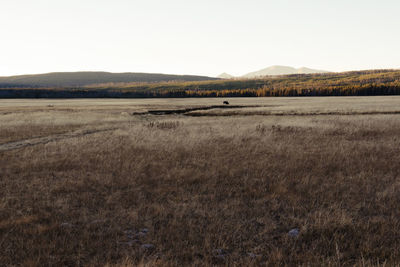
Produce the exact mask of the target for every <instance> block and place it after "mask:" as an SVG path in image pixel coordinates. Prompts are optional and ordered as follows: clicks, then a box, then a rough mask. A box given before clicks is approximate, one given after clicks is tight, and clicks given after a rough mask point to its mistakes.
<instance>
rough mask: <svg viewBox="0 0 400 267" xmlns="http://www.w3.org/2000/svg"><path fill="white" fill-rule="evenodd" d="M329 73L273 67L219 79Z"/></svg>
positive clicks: (220, 76)
mask: <svg viewBox="0 0 400 267" xmlns="http://www.w3.org/2000/svg"><path fill="white" fill-rule="evenodd" d="M328 72H329V71H324V70H315V69H310V68H306V67H301V68H298V69H296V68H293V67H289V66H271V67H268V68H265V69H262V70H258V71H254V72H250V73H247V74H245V75H242V76H239V77H235V76H232V75H230V74H228V73H225V72H224V73H222V74H221V75H219V76H218V78H221V79H233V78H247V79H252V78H260V77H264V76H278V75H291V74H313V73H328Z"/></svg>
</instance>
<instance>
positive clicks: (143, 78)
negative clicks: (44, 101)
mask: <svg viewBox="0 0 400 267" xmlns="http://www.w3.org/2000/svg"><path fill="white" fill-rule="evenodd" d="M215 79H216V78H211V77H206V76H194V75H169V74H156V73H110V72H54V73H46V74H34V75H18V76H9V77H0V87H2V88H4V87H75V86H76V87H79V86H85V85H92V84H101V83H103V84H104V83H130V82H168V81H206V80H215Z"/></svg>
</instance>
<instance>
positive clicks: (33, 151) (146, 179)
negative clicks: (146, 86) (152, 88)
mask: <svg viewBox="0 0 400 267" xmlns="http://www.w3.org/2000/svg"><path fill="white" fill-rule="evenodd" d="M222 100H227V101H229V102H230V105H235V106H236V105H237V106H243V107H236V108H230V109H228V108H221V107H218V105H221V104H222ZM205 106H217V107H215V108H211V109H207V110H203V109H198V110H196V108H201V107H205ZM188 108H191V109H190V110H188V111H187V112H185V113H180V114H174V113H172V114H168V115H154V114H150V113H149V111H154V110H178V111H179V110H182V109H188ZM399 147H400V97H398V96H379V97H327V98H324V97H320V98H308V97H302V98H295V97H293V98H279V97H276V98H226V99H221V98H188V99H130V100H126V99H125V100H116V99H114V100H113V99H92V100H24V99H19V100H16V99H10V100H0V263H1V264H0V265H3V266H19V265H22V266H214V265H222V266H260V265H262V266H264V265H266V266H275V265H278V266H299V265H300V266H301V265H303V266H354V265H355V266H392V265H397V264H399V263H400V209H399V205H400V194H399V190H400V176H399V175H400V168H399V167H400V165H399V162H400V151H399ZM294 229H297V230H298V231H293V230H294ZM296 232H298V234H297V233H296ZM289 233H290V234H289Z"/></svg>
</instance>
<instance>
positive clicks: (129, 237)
mask: <svg viewBox="0 0 400 267" xmlns="http://www.w3.org/2000/svg"><path fill="white" fill-rule="evenodd" d="M126 237H127V238H128V239H134V238H135V235H131V234H127V235H126Z"/></svg>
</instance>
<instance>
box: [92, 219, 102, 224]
mask: <svg viewBox="0 0 400 267" xmlns="http://www.w3.org/2000/svg"><path fill="white" fill-rule="evenodd" d="M104 222H105V220H94V221H91V222H90V224H98V223H104Z"/></svg>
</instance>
